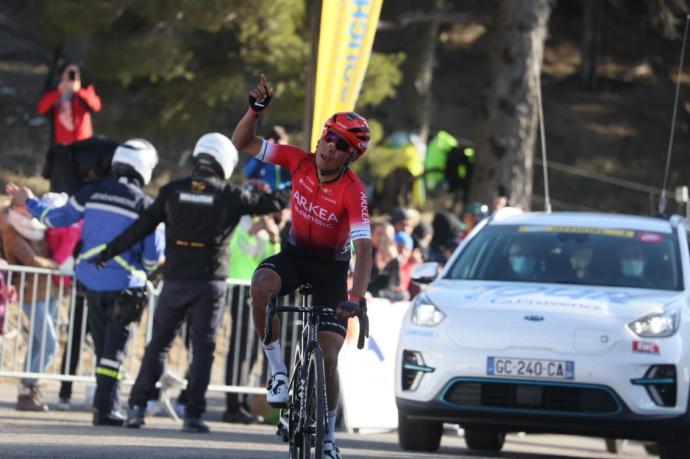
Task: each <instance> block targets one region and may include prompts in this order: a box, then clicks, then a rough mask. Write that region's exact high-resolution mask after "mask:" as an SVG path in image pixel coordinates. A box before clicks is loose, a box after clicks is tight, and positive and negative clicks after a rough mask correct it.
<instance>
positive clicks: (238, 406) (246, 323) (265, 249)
mask: <svg viewBox="0 0 690 459" xmlns="http://www.w3.org/2000/svg"><path fill="white" fill-rule="evenodd" d="M276 215H277V218H276ZM280 215H281V212H276V213H275V214H273V215H262V216H256V217H250V216H248V215H245V216H243V217H242V218H241V219H240V223H239V224H238V225H237V227H236V228H235V231H234V232H233V233H232V237H231V238H230V262H229V265H228V277H229V278H230V279H241V280H251V278H252V274H254V270H255V269H256V267H257V266H259V263H261V262H262V261H263V260H264V259H265V258H267V257H269V256H271V255H274V254H276V253H278V252H279V251H280V228H279V227H278V224H277V222H276V219H278V221H279V219H280V218H281V217H280ZM242 290H244V292H241V291H242ZM231 298H232V302H231V304H230V316H231V317H232V326H233V333H232V335H231V336H230V338H229V340H228V341H229V346H228V352H227V357H226V358H227V360H226V363H225V384H227V385H236V384H241V383H242V382H243V380H242V378H243V377H244V378H245V379H246V378H247V377H248V376H249V375H242V374H240V375H237V374H235V371H234V369H235V366H236V367H237V368H238V370H239V372H240V373H241V371H242V362H245V361H246V360H247V357H249V365H248V367H247V368H248V369H250V370H251V368H252V366H253V364H254V362H255V361H256V358H257V356H258V343H256V342H255V343H254V345H253V346H252V348H251V349H247V343H248V341H249V333H253V332H254V330H253V328H252V327H251V323H252V319H251V317H252V315H251V309H250V304H249V300H250V296H249V288H248V287H244V286H240V285H236V286H234V287H233V291H232V295H231ZM241 299H242V301H240V300H241ZM240 308H242V309H244V310H245V312H244V313H242V314H240ZM240 317H242V321H241V322H240ZM235 333H239V340H238V339H237V338H238V337H237V336H236V335H235ZM238 341H239V342H238ZM236 347H237V348H236ZM250 411H251V410H250V408H249V406H248V404H247V400H246V399H245V400H242V401H240V396H239V394H237V393H230V392H228V393H226V394H225V412H224V413H223V421H225V422H238V423H243V424H249V423H252V422H254V421H256V419H255V418H254V416H252V415H251V414H250Z"/></svg>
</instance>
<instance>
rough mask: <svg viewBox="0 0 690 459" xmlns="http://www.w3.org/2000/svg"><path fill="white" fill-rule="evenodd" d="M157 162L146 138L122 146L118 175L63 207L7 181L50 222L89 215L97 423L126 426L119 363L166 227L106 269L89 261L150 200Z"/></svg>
mask: <svg viewBox="0 0 690 459" xmlns="http://www.w3.org/2000/svg"><path fill="white" fill-rule="evenodd" d="M157 163H158V155H157V153H156V149H155V148H154V147H153V145H151V144H150V143H149V142H147V141H146V140H143V139H132V140H128V141H127V142H125V143H124V144H122V145H120V146H119V147H118V148H117V150H115V154H114V155H113V160H112V170H113V176H112V177H110V178H107V179H105V180H103V181H100V182H96V183H94V184H91V185H87V186H85V187H84V188H82V189H81V190H80V191H79V192H78V193H77V194H76V195H75V196H73V197H72V198H70V200H69V202H68V203H67V204H66V205H65V206H62V207H56V208H53V209H50V208H48V207H47V206H46V205H45V204H43V203H42V202H41V201H39V200H37V199H35V198H34V196H33V194H32V193H31V191H30V190H29V189H28V188H19V187H17V186H16V185H12V184H10V185H8V186H7V189H6V191H7V193H8V194H9V195H10V196H12V198H13V200H16V201H17V202H19V203H24V202H25V203H26V208H27V209H28V210H29V212H31V214H32V215H34V216H35V217H37V218H39V220H40V221H41V222H42V223H43V224H45V225H46V226H47V227H49V228H50V227H63V226H68V225H71V224H72V223H74V222H77V221H79V220H80V219H82V218H83V219H84V226H83V231H82V237H83V246H82V249H81V253H80V255H79V257H78V258H77V261H76V268H75V274H76V277H77V280H78V281H79V282H81V283H82V284H83V285H84V286H85V287H86V300H87V304H88V321H89V328H90V330H91V336H92V338H93V343H94V347H95V352H96V359H97V365H96V394H95V396H94V401H93V407H94V415H93V424H94V425H110V426H120V425H122V424H123V422H124V418H123V416H122V415H121V414H120V413H119V412H118V406H119V403H118V386H119V381H120V379H122V374H121V372H120V367H121V365H122V363H123V361H124V359H125V351H126V345H127V341H128V339H129V335H130V324H131V323H132V322H136V321H138V320H139V317H140V315H141V312H142V310H143V307H144V306H145V305H146V303H147V299H146V294H145V288H146V279H147V272H151V271H153V270H154V269H155V268H156V266H157V265H158V262H159V259H160V257H161V255H162V253H163V244H164V238H163V234H162V233H163V232H162V231H157V232H155V233H151V234H149V235H148V236H147V237H146V238H143V241H142V242H140V243H138V244H136V245H134V246H133V247H131V248H130V249H129V250H127V251H125V252H123V253H122V254H120V255H119V256H117V257H115V259H114V260H112V261H110V262H109V263H107V264H106V265H105V266H104V267H103V269H102V270H98V269H96V267H95V266H94V265H93V264H91V263H88V262H86V261H85V259H87V258H89V257H92V256H93V255H96V254H98V253H99V252H101V251H102V250H103V249H104V248H105V246H106V244H107V243H108V242H110V241H111V240H112V239H113V238H114V237H115V236H117V235H118V234H120V233H121V232H122V231H123V230H124V229H125V228H127V227H128V226H130V224H131V223H132V222H133V221H135V220H136V219H137V218H138V217H139V215H140V214H142V213H143V212H144V210H145V209H146V208H148V207H149V206H150V205H151V203H152V201H153V200H152V199H151V198H150V197H149V196H147V195H146V194H144V192H143V190H142V188H143V187H144V186H145V185H147V184H148V183H149V181H150V180H151V174H152V172H153V169H154V167H155V166H156V164H157Z"/></svg>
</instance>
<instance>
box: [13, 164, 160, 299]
mask: <svg viewBox="0 0 690 459" xmlns="http://www.w3.org/2000/svg"><path fill="white" fill-rule="evenodd" d="M152 202H153V200H152V199H151V198H150V197H149V196H146V194H144V192H143V191H142V190H141V188H140V187H139V186H138V185H137V184H136V183H133V181H131V180H130V179H127V178H126V177H112V178H108V179H105V180H103V181H101V182H98V183H94V184H91V185H87V186H85V187H84V188H82V189H81V190H79V192H78V193H77V194H76V195H74V196H72V197H71V198H70V200H69V202H68V203H67V204H66V205H64V206H63V207H56V208H53V209H51V208H49V207H47V206H46V205H45V204H43V203H42V202H41V201H38V200H36V199H30V200H28V201H27V202H26V208H27V209H28V210H29V211H30V212H31V214H33V215H34V216H35V217H36V218H38V219H39V220H40V221H41V222H42V223H43V224H45V225H46V226H48V227H63V226H69V225H71V224H72V223H75V222H77V221H79V220H81V219H82V218H83V219H84V226H83V229H82V240H83V246H82V249H81V253H80V255H79V257H78V258H77V260H76V268H75V274H76V276H77V279H78V280H79V281H80V282H81V283H82V284H84V286H86V288H88V289H89V290H93V291H96V292H103V291H111V290H124V289H127V288H131V287H143V286H144V285H145V284H146V276H147V273H149V272H151V271H153V270H154V269H155V268H156V266H157V265H158V260H159V258H160V257H161V255H162V254H163V251H164V250H165V231H164V229H163V227H162V226H161V227H159V228H158V229H157V230H155V231H154V232H152V233H150V234H149V235H148V236H146V237H145V238H144V239H143V240H142V241H140V242H138V243H137V244H135V245H133V246H132V247H130V248H129V249H128V250H126V251H124V252H123V253H121V254H119V255H118V256H116V257H114V258H113V259H112V260H110V261H108V263H107V264H106V265H105V267H104V268H103V269H101V270H98V269H96V266H95V265H94V264H93V263H89V262H87V261H86V260H87V259H88V258H91V257H93V256H94V255H96V254H98V253H99V252H101V251H102V250H103V249H104V248H105V246H106V245H107V244H108V242H110V241H111V240H113V239H114V238H115V237H116V236H117V235H119V234H120V233H121V232H123V231H124V230H125V229H126V228H127V227H128V226H129V225H130V224H131V223H132V222H134V221H135V220H136V219H137V218H138V217H139V214H141V213H142V212H143V211H144V209H146V208H147V207H148V206H150V205H151V203H152Z"/></svg>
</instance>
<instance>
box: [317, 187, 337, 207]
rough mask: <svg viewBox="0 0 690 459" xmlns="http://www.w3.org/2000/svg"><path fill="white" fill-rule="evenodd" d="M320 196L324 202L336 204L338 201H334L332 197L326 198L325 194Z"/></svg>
mask: <svg viewBox="0 0 690 459" xmlns="http://www.w3.org/2000/svg"><path fill="white" fill-rule="evenodd" d="M324 191H325V190H324ZM321 198H322V199H323V200H324V201H326V202H330V203H331V204H338V203H337V202H336V200H335V199H333V198H327V197H326V196H321Z"/></svg>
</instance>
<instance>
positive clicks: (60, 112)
mask: <svg viewBox="0 0 690 459" xmlns="http://www.w3.org/2000/svg"><path fill="white" fill-rule="evenodd" d="M59 78H60V79H59V81H58V84H57V87H55V88H52V89H47V90H46V91H44V93H43V95H42V96H41V100H39V102H38V113H39V114H40V115H47V114H48V113H52V118H53V141H52V143H59V144H70V143H73V142H76V141H78V140H84V139H88V138H89V137H91V136H93V127H92V125H91V113H92V112H99V111H101V98H100V97H99V96H98V94H96V90H95V89H94V87H93V86H92V85H88V86H86V87H82V80H81V70H80V69H79V66H78V65H77V64H76V63H74V62H69V63H67V64H65V65H63V66H62V67H61V68H60V76H59Z"/></svg>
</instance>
